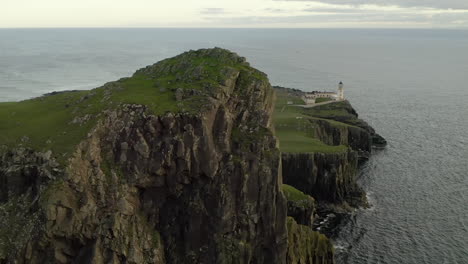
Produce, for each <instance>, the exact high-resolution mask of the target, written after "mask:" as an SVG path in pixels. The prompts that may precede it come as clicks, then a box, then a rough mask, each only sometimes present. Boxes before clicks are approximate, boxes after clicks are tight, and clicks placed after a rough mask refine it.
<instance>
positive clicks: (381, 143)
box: [372, 134, 387, 148]
mask: <svg viewBox="0 0 468 264" xmlns="http://www.w3.org/2000/svg"><path fill="white" fill-rule="evenodd" d="M372 145H374V146H375V147H378V148H384V147H385V146H386V145H387V140H385V139H384V138H383V137H382V136H381V135H379V134H374V135H373V137H372Z"/></svg>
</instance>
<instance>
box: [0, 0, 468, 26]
mask: <svg viewBox="0 0 468 264" xmlns="http://www.w3.org/2000/svg"><path fill="white" fill-rule="evenodd" d="M0 1H1V2H0V6H1V9H0V27H1V28H11V27H301V28H302V27H306V28H308V27H341V28H343V27H359V28H361V27H372V28H382V27H385V28H468V0H320V1H309V0H299V1H297V0H169V1H161V0H0Z"/></svg>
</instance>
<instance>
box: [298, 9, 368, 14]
mask: <svg viewBox="0 0 468 264" xmlns="http://www.w3.org/2000/svg"><path fill="white" fill-rule="evenodd" d="M302 11H305V12H314V13H340V14H360V13H363V12H364V11H363V10H360V9H350V8H306V9H303V10H302Z"/></svg>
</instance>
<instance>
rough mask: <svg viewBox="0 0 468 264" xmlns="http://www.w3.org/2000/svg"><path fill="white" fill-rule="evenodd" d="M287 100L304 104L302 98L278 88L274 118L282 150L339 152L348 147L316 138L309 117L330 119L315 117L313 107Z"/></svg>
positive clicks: (336, 123) (292, 151)
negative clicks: (309, 107) (328, 143)
mask: <svg viewBox="0 0 468 264" xmlns="http://www.w3.org/2000/svg"><path fill="white" fill-rule="evenodd" d="M287 101H293V103H294V104H304V102H303V101H302V100H301V99H300V98H298V97H294V96H290V95H288V94H287V93H285V92H284V91H278V90H277V101H276V106H275V112H274V116H273V118H274V123H275V130H276V135H277V137H278V138H279V141H280V150H281V151H282V152H291V153H300V152H320V153H337V152H343V151H345V150H346V149H347V147H346V146H330V145H327V144H325V143H323V142H322V141H320V140H319V139H317V138H314V128H313V124H312V123H311V122H310V121H309V119H324V120H327V121H329V120H328V119H326V118H316V117H314V116H313V115H312V114H311V111H310V110H311V109H304V108H301V107H297V106H292V105H287ZM330 122H333V124H335V125H346V124H342V123H340V122H336V121H333V120H331V121H330Z"/></svg>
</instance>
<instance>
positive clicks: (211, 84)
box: [0, 48, 268, 159]
mask: <svg viewBox="0 0 468 264" xmlns="http://www.w3.org/2000/svg"><path fill="white" fill-rule="evenodd" d="M237 74H239V79H238V82H245V83H249V82H267V81H268V79H267V77H266V75H265V74H264V73H262V72H260V71H258V70H256V69H254V68H252V67H250V66H249V64H248V63H247V62H246V61H245V59H244V58H242V57H239V56H238V55H237V54H235V53H232V52H230V51H227V50H224V49H220V48H214V49H203V50H197V51H190V52H185V53H183V54H181V55H179V56H176V57H173V58H169V59H165V60H163V61H160V62H158V63H156V64H154V65H151V66H147V67H145V68H143V69H140V70H138V71H137V72H135V74H133V76H131V77H129V78H122V79H120V80H118V81H115V82H110V83H107V84H105V85H104V86H102V87H99V88H96V89H93V90H89V91H69V92H58V93H52V94H49V95H45V96H42V97H38V98H34V99H30V100H25V101H21V102H8V103H0V146H6V147H13V146H24V147H29V148H32V149H34V150H39V151H46V150H52V151H53V152H54V153H55V155H57V156H59V158H60V159H63V158H66V157H67V156H68V155H69V154H71V152H72V151H73V149H74V147H75V146H76V145H77V144H78V143H79V142H80V141H81V140H83V139H84V138H85V137H86V135H87V133H88V132H89V131H90V130H91V128H92V127H94V126H95V124H96V123H97V121H98V120H99V119H100V118H102V117H103V111H104V110H111V109H116V108H119V107H121V106H122V105H125V104H140V105H145V106H147V108H148V111H149V112H150V113H151V114H156V115H158V114H164V113H166V112H173V113H177V112H186V113H193V114H197V113H200V112H202V111H203V109H204V106H206V105H207V104H208V98H209V97H210V96H215V95H216V94H217V93H218V92H220V91H221V90H222V89H223V87H224V86H225V85H226V81H227V80H228V79H229V78H231V77H232V76H234V75H237ZM239 87H243V86H242V85H240V86H239ZM234 92H235V93H239V94H242V91H234Z"/></svg>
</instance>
